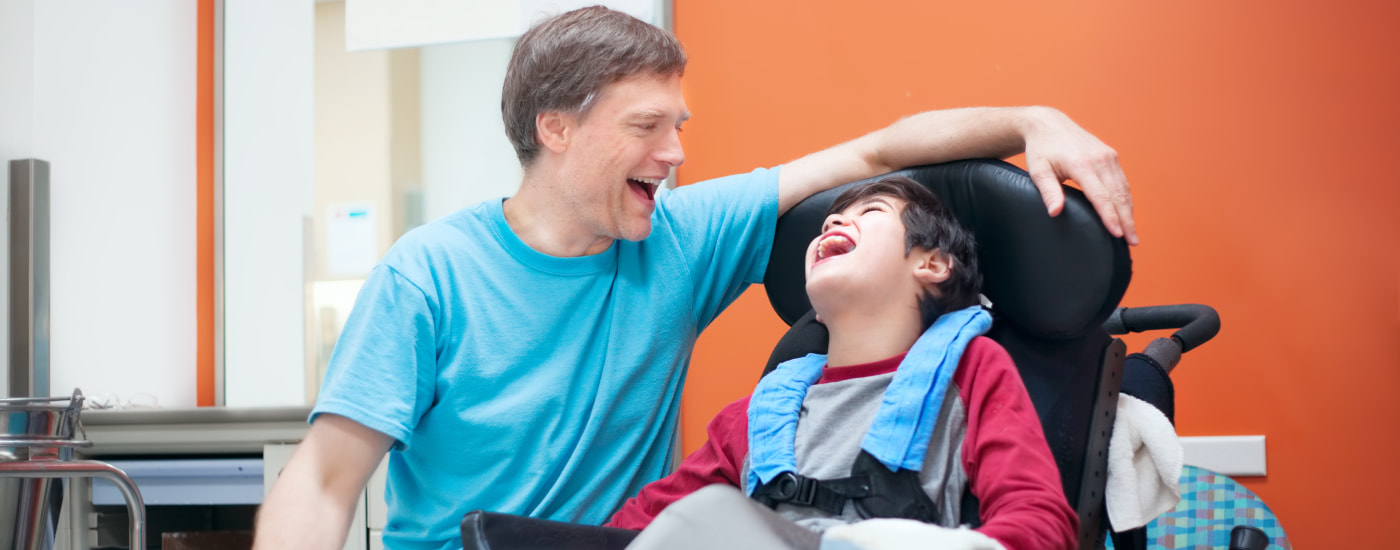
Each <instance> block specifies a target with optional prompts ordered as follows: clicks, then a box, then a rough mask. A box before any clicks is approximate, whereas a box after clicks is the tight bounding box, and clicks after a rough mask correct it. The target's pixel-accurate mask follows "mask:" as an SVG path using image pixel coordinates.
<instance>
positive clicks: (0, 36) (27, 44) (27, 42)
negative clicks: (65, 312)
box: [0, 0, 34, 397]
mask: <svg viewBox="0 0 1400 550" xmlns="http://www.w3.org/2000/svg"><path fill="white" fill-rule="evenodd" d="M33 130H34V2H33V0H0V183H3V184H4V185H3V186H0V215H5V216H8V214H7V213H8V209H9V202H10V194H9V191H8V190H9V188H10V187H9V179H10V161H11V160H16V159H23V158H29V157H32V156H34V135H33ZM9 242H10V224H9V218H8V217H4V218H3V223H0V258H9ZM9 283H10V272H9V263H8V260H3V261H0V313H4V312H8V311H9V310H10V293H9V291H8V290H7V289H8V288H9V286H10V284H9ZM9 342H10V317H9V315H8V314H0V352H2V353H4V355H3V356H0V357H3V359H0V367H3V366H7V365H8V364H9V359H8V358H9V351H8V350H9V345H10V344H9ZM7 372H8V371H7V370H6V369H5V368H0V397H4V396H8V395H9V394H10V393H9V385H10V378H9V376H8V375H6V373H7Z"/></svg>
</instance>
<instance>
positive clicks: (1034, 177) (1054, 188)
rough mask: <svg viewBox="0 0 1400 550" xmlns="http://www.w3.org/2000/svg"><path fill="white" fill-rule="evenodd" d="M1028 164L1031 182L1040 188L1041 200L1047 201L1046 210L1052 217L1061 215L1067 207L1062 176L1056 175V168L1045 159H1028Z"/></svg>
mask: <svg viewBox="0 0 1400 550" xmlns="http://www.w3.org/2000/svg"><path fill="white" fill-rule="evenodd" d="M1027 164H1029V167H1030V175H1031V183H1034V184H1035V188H1036V189H1038V190H1040V200H1043V201H1045V210H1046V211H1048V212H1049V213H1050V217H1052V218H1053V217H1055V216H1058V215H1060V211H1061V210H1063V209H1064V207H1065V192H1064V190H1063V189H1060V178H1059V176H1057V175H1055V169H1054V168H1051V167H1050V163H1049V162H1046V161H1044V160H1040V161H1038V162H1037V161H1029V160H1028V161H1027Z"/></svg>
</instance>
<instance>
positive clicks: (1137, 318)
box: [1103, 304, 1220, 353]
mask: <svg viewBox="0 0 1400 550" xmlns="http://www.w3.org/2000/svg"><path fill="white" fill-rule="evenodd" d="M1103 326H1104V329H1105V330H1107V331H1108V333H1109V334H1127V333H1130V332H1146V331H1149V330H1167V329H1180V330H1177V331H1176V333H1175V334H1172V336H1171V338H1172V340H1175V341H1176V342H1177V343H1178V344H1180V345H1181V352H1182V353H1186V352H1188V351H1191V350H1193V349H1196V348H1198V347H1200V345H1201V344H1204V343H1206V342H1209V341H1210V339H1211V338H1214V337H1215V335H1216V334H1218V333H1219V332H1220V314H1218V313H1216V312H1215V308H1212V307H1210V306H1207V305H1201V304H1180V305H1174V306H1148V307H1134V308H1127V307H1120V308H1118V309H1117V310H1115V311H1114V312H1113V314H1112V315H1110V316H1109V317H1108V321H1106V322H1104V325H1103Z"/></svg>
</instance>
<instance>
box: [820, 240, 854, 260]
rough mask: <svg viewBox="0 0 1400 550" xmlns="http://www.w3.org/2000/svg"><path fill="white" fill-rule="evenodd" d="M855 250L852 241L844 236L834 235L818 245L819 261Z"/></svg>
mask: <svg viewBox="0 0 1400 550" xmlns="http://www.w3.org/2000/svg"><path fill="white" fill-rule="evenodd" d="M853 248H855V247H854V246H853V245H852V243H851V240H850V239H848V238H846V236H844V235H832V236H830V237H827V238H825V239H822V242H820V243H817V259H819V260H820V259H823V258H827V257H830V256H832V255H837V254H844V253H846V252H850V251H851V250H852V249H853Z"/></svg>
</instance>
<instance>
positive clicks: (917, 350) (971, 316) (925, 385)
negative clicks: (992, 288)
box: [746, 306, 992, 495]
mask: <svg viewBox="0 0 1400 550" xmlns="http://www.w3.org/2000/svg"><path fill="white" fill-rule="evenodd" d="M991 326H992V316H991V315H990V314H988V313H987V312H986V311H985V310H983V309H982V307H981V306H972V307H969V308H966V309H961V310H958V311H953V312H949V313H945V314H943V315H941V316H939V317H938V319H937V320H935V321H934V323H933V326H930V327H929V328H928V330H926V331H924V333H923V335H921V336H919V339H918V340H917V341H916V342H914V346H913V347H911V348H909V353H907V354H906V355H905V356H904V360H903V361H901V362H900V364H899V369H898V370H897V371H895V375H894V380H892V381H890V386H889V388H887V389H886V390H885V396H884V400H883V401H882V402H881V403H880V408H879V410H878V411H877V412H876V414H875V420H874V422H872V423H871V425H870V430H869V431H867V432H866V433H865V438H864V439H863V440H862V441H861V444H860V448H861V449H863V450H865V451H866V452H868V453H870V454H871V456H874V457H875V458H876V459H877V460H879V461H880V463H881V464H884V465H885V467H887V468H889V469H890V471H896V470H899V469H900V468H903V469H906V470H912V471H918V470H920V469H921V468H923V463H924V454H925V453H926V452H927V451H928V442H929V438H931V437H933V430H934V428H935V427H936V426H937V424H938V413H939V411H941V410H942V408H943V396H944V395H945V394H946V393H947V390H948V385H949V384H951V383H952V380H953V373H954V372H955V371H957V368H958V362H959V361H960V360H962V354H963V351H964V350H966V349H967V345H968V343H970V342H971V341H972V339H973V338H976V337H978V336H981V335H983V334H986V333H987V330H988V329H990V328H991ZM826 363H827V360H826V356H825V355H820V354H815V353H813V354H808V355H807V356H805V357H799V358H796V359H792V360H789V361H785V362H783V363H782V364H780V365H778V367H777V369H775V370H774V371H773V372H772V373H770V374H769V375H768V376H765V377H764V378H763V379H762V380H760V381H759V383H758V387H757V388H755V389H754V393H753V397H752V398H750V400H749V411H748V413H749V434H748V435H749V463H750V464H749V475H748V479H747V481H748V483H747V489H746V490H747V492H748V493H749V494H750V495H752V494H753V492H754V490H755V489H756V488H757V487H759V486H760V485H761V484H765V483H768V482H770V481H772V480H773V478H775V477H777V476H778V474H781V473H783V472H794V473H795V472H797V456H796V453H795V451H794V450H793V449H794V444H795V441H796V439H797V417H798V413H799V412H800V411H801V410H802V402H803V400H804V399H805V398H806V396H807V388H809V387H810V386H811V385H812V384H814V383H816V381H817V380H819V379H821V375H822V369H823V368H824V367H825V366H826Z"/></svg>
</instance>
